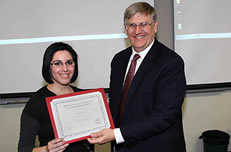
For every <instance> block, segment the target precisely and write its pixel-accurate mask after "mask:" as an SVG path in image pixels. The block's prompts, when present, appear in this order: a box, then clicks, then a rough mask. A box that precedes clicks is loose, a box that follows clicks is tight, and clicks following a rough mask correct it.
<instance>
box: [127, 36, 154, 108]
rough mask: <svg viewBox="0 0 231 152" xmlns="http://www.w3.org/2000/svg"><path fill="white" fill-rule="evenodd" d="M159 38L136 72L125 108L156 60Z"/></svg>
mask: <svg viewBox="0 0 231 152" xmlns="http://www.w3.org/2000/svg"><path fill="white" fill-rule="evenodd" d="M157 43H158V42H157V40H155V43H154V44H153V46H152V47H151V49H150V50H149V52H148V53H147V55H146V56H145V58H144V60H143V61H142V63H141V65H140V67H139V69H138V71H137V72H136V74H135V76H134V78H133V81H132V83H131V86H130V89H129V91H128V95H127V101H126V104H125V108H126V105H127V104H128V103H129V102H130V100H131V99H132V97H133V96H134V94H135V91H136V89H137V87H138V86H139V84H140V83H141V81H142V80H143V79H144V77H145V75H146V73H147V72H149V69H150V68H151V67H153V64H154V61H155V57H156V53H157V52H156V50H157V49H155V48H156V45H157Z"/></svg>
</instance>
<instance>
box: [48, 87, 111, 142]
mask: <svg viewBox="0 0 231 152" xmlns="http://www.w3.org/2000/svg"><path fill="white" fill-rule="evenodd" d="M46 104H47V107H48V112H49V116H50V119H51V124H52V127H53V131H54V134H55V138H64V140H65V141H67V143H72V142H76V141H80V140H83V139H86V138H89V137H90V134H91V133H93V132H97V131H100V130H102V129H105V128H114V123H113V120H112V116H111V112H110V109H109V106H108V102H107V98H106V95H105V92H104V89H103V88H99V89H92V90H87V91H80V92H75V93H71V94H65V95H59V96H53V97H48V98H46Z"/></svg>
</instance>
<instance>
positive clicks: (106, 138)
mask: <svg viewBox="0 0 231 152" xmlns="http://www.w3.org/2000/svg"><path fill="white" fill-rule="evenodd" d="M90 136H91V138H88V139H87V140H88V142H89V143H91V144H105V143H107V142H110V141H113V140H115V135H114V131H113V129H103V130H101V131H99V132H95V133H92V134H90Z"/></svg>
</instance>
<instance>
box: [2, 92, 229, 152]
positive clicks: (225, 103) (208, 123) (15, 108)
mask: <svg viewBox="0 0 231 152" xmlns="http://www.w3.org/2000/svg"><path fill="white" fill-rule="evenodd" d="M230 99H231V91H224V92H215V93H198V94H187V95H186V98H185V102H184V105H183V124H184V132H185V139H186V146H187V151H188V152H203V141H202V140H201V139H199V136H200V135H201V133H202V132H203V131H205V130H209V129H218V130H223V131H225V132H227V133H229V134H230V135H231V125H230V122H231V117H230V116H231V110H230V109H231V102H230ZM23 107H24V104H18V105H0V122H1V125H0V151H4V152H16V151H17V143H18V137H19V120H20V115H21V111H22V109H23ZM109 146H110V145H109V144H105V145H101V146H99V145H97V146H96V150H97V152H108V151H109V149H110V147H109ZM229 150H231V144H229Z"/></svg>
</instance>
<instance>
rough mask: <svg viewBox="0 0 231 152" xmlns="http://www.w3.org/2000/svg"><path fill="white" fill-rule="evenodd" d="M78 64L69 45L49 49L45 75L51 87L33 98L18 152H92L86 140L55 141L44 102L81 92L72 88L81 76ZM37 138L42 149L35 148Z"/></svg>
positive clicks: (24, 117) (26, 111)
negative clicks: (62, 95)
mask: <svg viewBox="0 0 231 152" xmlns="http://www.w3.org/2000/svg"><path fill="white" fill-rule="evenodd" d="M77 61H78V60H77V54H76V52H75V50H74V49H73V48H72V47H71V46H70V45H68V44H66V43H62V42H58V43H53V44H51V45H50V46H49V47H48V48H47V49H46V51H45V54H44V57H43V67H42V75H43V77H44V79H45V81H46V82H47V83H48V85H46V86H44V87H42V88H40V89H39V90H38V91H37V92H35V93H34V94H33V95H32V96H31V98H30V100H29V101H28V102H27V104H26V106H25V108H24V110H23V112H22V115H21V128H20V138H19V143H18V151H19V152H62V151H64V152H90V146H89V143H88V142H87V141H86V140H84V141H79V142H75V143H71V144H67V143H66V142H65V141H64V140H63V139H62V138H59V139H55V137H54V133H53V130H52V125H51V121H50V118H49V114H48V110H47V106H46V101H45V98H46V97H50V96H55V95H61V94H67V93H72V92H77V91H80V89H78V88H76V87H74V86H72V85H70V83H72V82H74V81H75V80H76V78H77V76H78V62H77ZM36 136H38V139H39V142H40V147H35V138H36Z"/></svg>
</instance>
